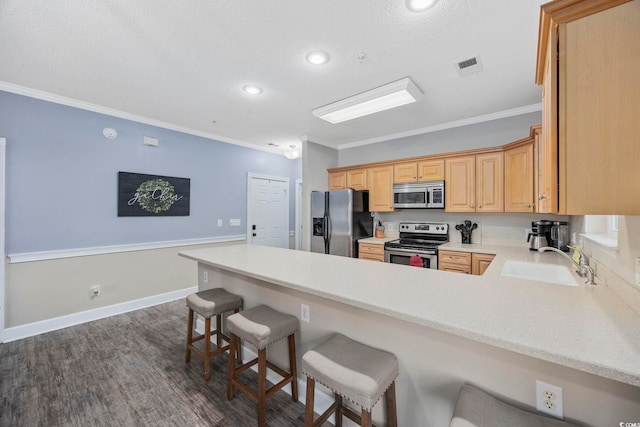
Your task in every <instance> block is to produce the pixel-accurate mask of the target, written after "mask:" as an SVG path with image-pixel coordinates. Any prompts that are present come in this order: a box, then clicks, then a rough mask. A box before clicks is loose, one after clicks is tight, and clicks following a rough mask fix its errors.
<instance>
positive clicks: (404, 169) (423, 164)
mask: <svg viewBox="0 0 640 427" xmlns="http://www.w3.org/2000/svg"><path fill="white" fill-rule="evenodd" d="M443 179H444V159H434V160H423V161H418V162H415V161H413V162H404V163H395V164H394V165H393V182H394V183H401V182H416V181H441V180H443Z"/></svg>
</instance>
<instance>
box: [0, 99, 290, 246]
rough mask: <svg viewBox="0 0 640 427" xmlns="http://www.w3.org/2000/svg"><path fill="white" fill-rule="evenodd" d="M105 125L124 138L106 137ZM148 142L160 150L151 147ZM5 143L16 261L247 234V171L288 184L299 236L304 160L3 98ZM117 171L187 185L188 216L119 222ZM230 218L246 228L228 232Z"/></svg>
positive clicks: (9, 235) (9, 236)
mask: <svg viewBox="0 0 640 427" xmlns="http://www.w3.org/2000/svg"><path fill="white" fill-rule="evenodd" d="M105 127H112V128H114V129H116V130H117V131H118V138H117V139H114V140H109V139H107V138H105V137H104V136H103V135H102V129H103V128H105ZM143 136H149V137H152V138H157V139H158V140H159V147H157V148H154V147H148V146H144V145H143V144H142V139H143ZM0 137H4V138H6V140H7V151H6V159H7V162H6V186H7V189H6V190H7V191H6V252H7V253H9V254H11V253H23V252H33V251H47V250H57V249H73V248H85V247H94V246H105V245H120V244H130V243H147V242H159V241H168V240H181V239H194V238H207V237H218V236H225V235H238V234H244V233H245V230H246V228H245V227H246V226H245V221H246V187H247V172H253V173H261V174H269V175H278V176H285V177H289V178H290V183H291V191H290V192H289V194H291V195H292V197H291V200H290V211H291V212H290V220H289V223H290V229H294V214H293V212H294V196H293V195H294V191H293V189H294V181H295V179H296V178H300V177H301V175H302V173H301V161H300V159H298V160H296V161H291V160H288V159H286V158H285V157H284V156H281V155H276V154H271V153H267V152H263V151H259V150H252V149H249V148H245V147H241V146H236V145H232V144H227V143H223V142H220V141H215V140H211V139H207V138H202V137H198V136H193V135H189V134H185V133H181V132H176V131H172V130H167V129H163V128H159V127H155V126H150V125H146V124H142V123H138V122H133V121H130V120H124V119H120V118H115V117H111V116H107V115H104V114H98V113H94V112H90V111H85V110H81V109H78V108H73V107H68V106H64V105H59V104H55V103H51V102H46V101H42V100H38V99H33V98H29V97H25V96H21V95H16V94H12V93H8V92H3V91H0ZM118 171H125V172H137V173H146V174H154V175H166V176H174V177H184V178H190V179H191V208H190V216H188V217H123V218H119V217H118V216H117V182H118ZM218 218H221V219H223V222H224V226H223V227H217V226H216V220H217V219H218ZM229 218H241V219H242V227H229V226H228V224H229Z"/></svg>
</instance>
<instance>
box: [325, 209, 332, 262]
mask: <svg viewBox="0 0 640 427" xmlns="http://www.w3.org/2000/svg"><path fill="white" fill-rule="evenodd" d="M330 227H331V221H330V220H329V215H327V214H326V213H325V214H324V253H325V254H328V253H329V247H330V243H331V229H330Z"/></svg>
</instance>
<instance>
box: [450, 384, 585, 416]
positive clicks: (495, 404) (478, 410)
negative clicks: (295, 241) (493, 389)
mask: <svg viewBox="0 0 640 427" xmlns="http://www.w3.org/2000/svg"><path fill="white" fill-rule="evenodd" d="M513 426H518V427H569V426H573V427H576V425H575V424H570V423H568V422H566V421H560V420H556V419H555V418H549V417H546V416H544V415H540V414H534V413H533V412H528V411H525V410H523V409H519V408H516V407H515V406H511V405H509V404H507V403H505V402H502V401H501V400H498V399H496V398H495V397H493V396H490V395H489V394H487V393H485V392H484V391H482V390H480V389H478V388H476V387H474V386H472V385H470V384H465V385H463V386H462V388H461V389H460V394H459V395H458V401H457V402H456V408H455V410H454V412H453V418H452V419H451V423H450V424H449V427H513Z"/></svg>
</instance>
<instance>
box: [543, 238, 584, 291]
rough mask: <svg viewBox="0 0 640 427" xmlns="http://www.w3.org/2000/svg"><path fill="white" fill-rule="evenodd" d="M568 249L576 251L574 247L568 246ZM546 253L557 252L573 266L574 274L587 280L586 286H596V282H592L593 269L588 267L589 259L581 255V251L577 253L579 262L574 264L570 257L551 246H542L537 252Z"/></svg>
mask: <svg viewBox="0 0 640 427" xmlns="http://www.w3.org/2000/svg"><path fill="white" fill-rule="evenodd" d="M569 248H571V249H576V247H575V246H569ZM547 251H553V252H557V253H559V254H560V255H562V256H564V257H565V258H568V259H569V261H571V264H573V266H574V267H575V268H576V272H577V273H578V275H579V276H580V277H586V278H587V281H586V282H585V283H586V284H587V285H595V284H596V282H594V281H593V278H594V276H595V273H594V271H593V268H592V267H591V266H590V265H589V257H588V256H586V255H585V254H584V253H582V251H581V250H579V249H578V253H579V254H580V260H579V261H578V262H575V261H574V260H573V258H572V257H570V256H569V255H567V254H566V253H565V252H562V251H561V250H560V249H557V248H552V247H551V246H543V247H541V248H540V249H538V252H547Z"/></svg>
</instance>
